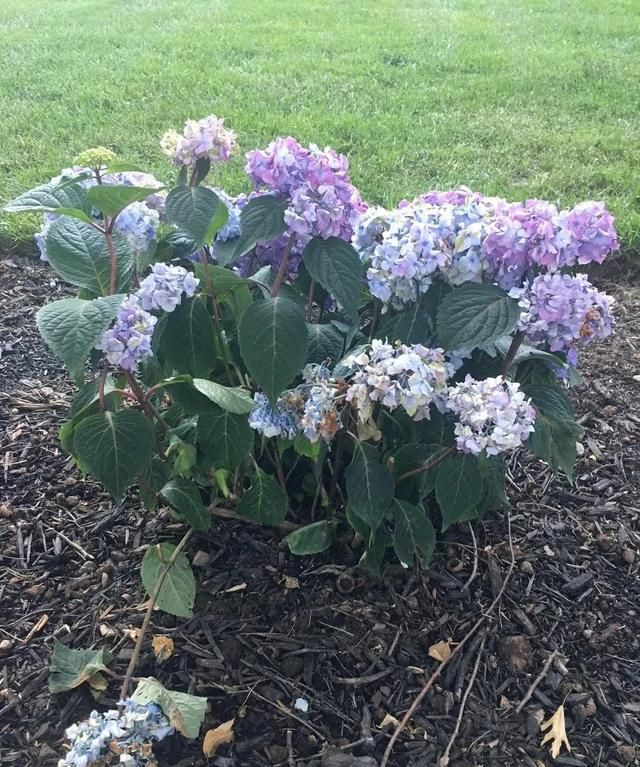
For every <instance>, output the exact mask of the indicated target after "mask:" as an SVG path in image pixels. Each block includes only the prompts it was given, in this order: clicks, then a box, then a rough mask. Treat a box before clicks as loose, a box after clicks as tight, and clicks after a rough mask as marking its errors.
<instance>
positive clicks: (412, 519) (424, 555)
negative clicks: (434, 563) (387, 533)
mask: <svg viewBox="0 0 640 767" xmlns="http://www.w3.org/2000/svg"><path fill="white" fill-rule="evenodd" d="M393 511H394V514H395V527H394V530H393V548H394V549H395V552H396V555H397V556H398V559H399V560H400V564H401V565H402V566H403V567H409V565H410V564H411V563H412V562H413V555H414V553H415V554H417V556H418V558H419V559H420V563H421V564H422V566H423V567H428V566H429V563H430V562H431V557H432V556H433V550H434V548H435V545H436V531H435V528H434V526H433V525H432V523H431V520H430V519H429V518H428V517H427V515H426V512H425V510H424V508H419V507H418V506H414V505H413V504H411V503H407V502H406V501H401V500H398V499H396V500H395V501H394V502H393Z"/></svg>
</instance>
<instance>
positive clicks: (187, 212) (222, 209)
mask: <svg viewBox="0 0 640 767" xmlns="http://www.w3.org/2000/svg"><path fill="white" fill-rule="evenodd" d="M166 211H167V219H168V221H169V223H171V224H175V225H176V226H177V227H179V228H180V229H181V230H182V231H183V232H186V234H188V235H189V237H191V238H192V239H193V241H194V242H195V244H196V245H197V246H198V247H200V246H201V245H208V244H210V243H211V241H212V240H213V238H214V237H215V235H216V233H217V232H218V231H219V230H220V229H221V228H222V227H223V226H224V225H225V223H226V222H227V218H228V217H229V211H228V210H227V206H226V205H225V204H224V202H222V200H221V199H220V198H219V197H218V195H217V194H216V193H215V192H213V191H211V189H206V188H205V187H203V186H179V187H176V188H175V189H172V190H171V191H170V192H169V194H168V195H167V202H166Z"/></svg>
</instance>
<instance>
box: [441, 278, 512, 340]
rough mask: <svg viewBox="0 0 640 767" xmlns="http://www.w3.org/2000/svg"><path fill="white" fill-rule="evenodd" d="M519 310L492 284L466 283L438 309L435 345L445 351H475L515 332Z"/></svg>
mask: <svg viewBox="0 0 640 767" xmlns="http://www.w3.org/2000/svg"><path fill="white" fill-rule="evenodd" d="M519 317H520V308H519V307H518V302H517V300H516V299H515V298H510V297H509V296H508V295H507V294H506V293H505V291H504V290H502V289H501V288H499V287H497V286H496V285H478V284H476V283H473V282H467V283H465V284H464V285H461V286H460V287H459V288H455V289H454V290H452V291H451V293H449V294H448V295H447V296H445V298H444V299H443V301H442V303H441V304H440V308H439V309H438V343H439V344H440V345H441V346H443V347H444V348H445V349H465V348H468V349H475V348H477V347H479V346H485V345H487V344H490V343H492V342H493V341H495V340H496V339H497V338H500V336H503V335H506V334H507V333H510V332H511V331H512V330H514V329H515V327H516V325H517V324H518V318H519Z"/></svg>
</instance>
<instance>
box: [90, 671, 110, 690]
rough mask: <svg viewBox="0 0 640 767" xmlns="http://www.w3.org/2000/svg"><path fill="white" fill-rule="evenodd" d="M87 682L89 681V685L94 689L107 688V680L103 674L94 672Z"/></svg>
mask: <svg viewBox="0 0 640 767" xmlns="http://www.w3.org/2000/svg"><path fill="white" fill-rule="evenodd" d="M87 682H88V683H89V687H91V689H92V690H97V691H98V692H102V691H103V690H106V689H107V680H106V679H105V678H104V677H103V676H102V674H94V675H93V676H90V677H89V679H87Z"/></svg>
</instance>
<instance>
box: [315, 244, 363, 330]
mask: <svg viewBox="0 0 640 767" xmlns="http://www.w3.org/2000/svg"><path fill="white" fill-rule="evenodd" d="M302 260H303V261H304V265H305V266H306V267H307V271H308V272H309V274H310V275H311V277H312V278H313V279H314V280H315V281H316V282H317V283H318V284H320V285H322V287H323V288H324V289H325V290H326V291H327V292H329V293H330V294H331V295H332V296H334V297H335V298H336V299H337V300H338V303H339V304H340V305H341V306H342V307H343V308H344V310H345V312H346V313H347V314H348V315H349V316H350V317H351V319H352V320H353V321H354V322H357V321H358V307H359V303H360V293H361V291H362V276H363V274H364V266H363V264H362V261H361V260H360V256H359V255H358V254H357V253H356V251H355V249H354V247H353V246H352V245H351V244H350V243H348V242H345V241H344V240H342V239H340V238H339V237H329V238H327V239H326V240H325V239H323V238H322V237H314V238H313V239H311V240H310V241H309V244H308V245H307V247H306V248H305V249H304V252H303V254H302Z"/></svg>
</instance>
